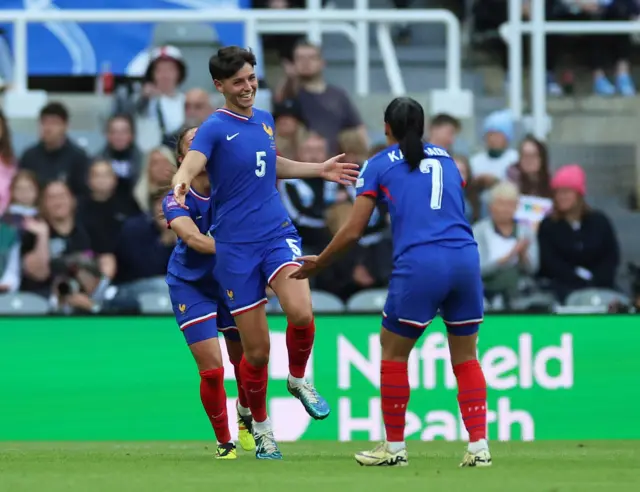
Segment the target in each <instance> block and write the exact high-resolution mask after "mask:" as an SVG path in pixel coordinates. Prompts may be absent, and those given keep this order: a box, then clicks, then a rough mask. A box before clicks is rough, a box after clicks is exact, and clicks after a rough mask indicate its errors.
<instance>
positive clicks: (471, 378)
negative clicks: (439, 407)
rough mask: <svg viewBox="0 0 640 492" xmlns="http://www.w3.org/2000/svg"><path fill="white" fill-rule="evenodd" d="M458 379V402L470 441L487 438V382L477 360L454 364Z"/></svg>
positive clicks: (454, 371)
mask: <svg viewBox="0 0 640 492" xmlns="http://www.w3.org/2000/svg"><path fill="white" fill-rule="evenodd" d="M453 373H454V374H455V375H456V379H457V380H458V403H459V404H460V413H461V414H462V421H463V422H464V426H465V427H466V428H467V432H468V433H469V442H476V441H479V440H480V439H486V438H487V382H486V381H485V379H484V373H483V372H482V367H480V363H479V362H478V361H477V360H469V361H467V362H463V363H462V364H458V365H456V366H453Z"/></svg>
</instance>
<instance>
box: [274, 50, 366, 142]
mask: <svg viewBox="0 0 640 492" xmlns="http://www.w3.org/2000/svg"><path fill="white" fill-rule="evenodd" d="M324 65H325V63H324V59H323V58H322V53H321V51H320V48H319V47H317V46H315V45H314V44H311V43H309V42H307V41H302V42H300V43H298V44H297V45H296V47H295V49H294V51H293V66H292V67H290V71H289V73H288V76H287V78H286V79H285V81H284V83H283V85H282V86H281V87H280V88H279V90H278V91H277V93H276V100H280V101H281V100H284V99H297V100H298V102H299V104H300V107H301V110H302V116H303V118H304V120H305V122H306V123H307V126H308V128H309V130H311V131H313V132H315V133H317V134H319V135H321V136H322V137H324V138H326V139H327V142H328V143H329V152H330V153H331V154H335V153H336V152H337V151H338V135H339V134H340V133H341V132H343V131H344V130H348V129H352V128H356V129H357V130H358V132H359V133H360V136H361V138H362V140H363V142H364V144H365V145H366V146H368V135H367V130H366V127H365V126H364V124H363V122H362V118H360V114H359V113H358V111H357V109H356V108H355V106H354V105H353V103H352V102H351V100H350V99H349V96H348V95H347V93H346V92H345V91H344V90H342V89H341V88H339V87H336V86H334V85H332V84H329V83H327V82H326V80H325V79H324V74H323V71H324Z"/></svg>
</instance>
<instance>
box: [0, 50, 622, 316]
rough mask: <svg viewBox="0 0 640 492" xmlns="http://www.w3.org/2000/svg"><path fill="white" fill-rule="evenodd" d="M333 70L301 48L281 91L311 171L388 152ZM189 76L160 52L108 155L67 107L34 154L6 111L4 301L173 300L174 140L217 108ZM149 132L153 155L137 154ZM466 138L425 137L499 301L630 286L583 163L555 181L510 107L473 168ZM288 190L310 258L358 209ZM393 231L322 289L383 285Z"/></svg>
mask: <svg viewBox="0 0 640 492" xmlns="http://www.w3.org/2000/svg"><path fill="white" fill-rule="evenodd" d="M323 67H324V63H323V59H322V54H321V51H320V50H319V49H318V48H317V47H315V46H313V45H311V44H309V43H307V42H301V43H298V44H296V45H295V48H294V50H293V52H292V60H291V63H290V64H288V65H287V70H286V77H285V79H284V80H283V81H282V82H281V84H279V85H278V87H277V88H276V89H275V90H274V92H273V94H274V97H273V99H274V104H273V116H274V119H275V124H276V135H277V148H278V151H279V153H280V154H281V155H283V156H285V157H289V158H295V159H299V160H301V161H312V162H313V161H315V162H322V161H324V160H326V159H327V158H328V157H329V156H331V155H333V154H335V153H345V154H346V157H345V159H347V160H349V161H352V162H357V163H363V162H364V161H365V160H366V159H367V158H368V157H369V156H371V155H373V154H375V153H377V152H379V151H380V150H381V149H383V148H384V142H382V141H373V142H370V141H369V140H370V137H369V135H368V132H367V129H366V127H365V125H364V123H363V121H362V119H361V117H360V115H359V113H358V111H357V109H356V108H355V106H354V104H353V103H352V102H351V100H350V97H349V95H348V94H347V93H346V92H345V91H344V90H342V89H341V88H339V87H336V86H333V85H331V84H329V83H327V82H326V81H325V80H324V78H323ZM186 71H187V67H186V64H185V62H184V60H183V59H182V57H181V54H180V52H179V50H177V49H175V48H172V47H167V48H161V49H157V50H156V51H155V52H154V53H153V55H152V58H151V61H150V64H149V68H148V71H147V76H146V83H145V85H144V86H143V88H142V91H141V93H140V94H139V95H137V96H135V97H130V98H128V99H126V100H122V99H118V100H116V102H115V107H116V110H115V111H114V114H113V115H112V116H111V117H110V118H109V120H108V122H107V124H106V128H105V134H106V135H105V136H106V145H105V147H104V148H103V149H102V150H101V151H100V152H98V153H97V154H96V155H93V156H89V155H87V153H86V152H85V151H84V150H83V149H82V148H81V147H79V146H78V145H77V144H76V143H74V142H73V141H72V140H71V139H70V138H69V137H68V125H69V119H70V117H72V115H69V113H68V111H67V109H66V108H65V106H64V105H62V104H60V103H57V102H50V103H49V104H47V105H46V106H45V107H44V108H43V109H42V111H41V113H40V118H39V129H40V131H39V138H38V141H37V142H35V143H34V144H33V146H31V147H30V148H28V149H27V150H26V151H25V152H24V153H23V154H22V155H20V156H17V155H14V152H13V150H12V140H11V129H10V127H9V125H8V122H7V120H6V119H5V118H4V117H3V116H2V115H0V214H1V221H0V291H2V292H12V291H16V290H18V289H19V290H21V291H27V292H32V293H35V294H38V295H41V296H43V297H45V298H48V299H50V300H51V303H52V305H53V306H54V307H55V308H56V309H59V310H61V311H62V312H73V311H89V312H91V311H98V310H101V309H102V310H106V309H113V310H123V309H135V303H136V299H137V296H138V294H140V293H143V292H144V293H147V292H154V291H159V292H164V291H165V286H164V275H165V271H166V265H167V261H168V258H169V255H170V254H171V251H172V248H173V246H174V244H175V242H176V237H175V235H174V233H173V232H172V231H171V230H169V229H168V228H167V227H166V222H165V220H164V218H163V216H162V213H161V199H162V197H163V195H164V194H165V193H166V191H167V190H168V187H169V185H170V182H171V177H172V175H173V173H174V170H175V168H176V158H175V156H174V150H173V143H174V141H175V135H176V134H177V132H179V131H180V130H181V129H182V128H183V127H185V126H198V125H199V124H201V123H202V122H203V121H204V120H205V119H206V118H207V117H208V116H209V115H210V114H211V113H212V112H213V111H214V105H213V104H212V98H211V95H210V94H209V92H207V90H205V89H192V90H189V91H188V92H186V93H184V92H183V91H182V90H181V88H180V87H181V83H182V82H183V81H184V79H185V74H186ZM141 122H144V124H145V125H146V127H147V130H146V134H145V144H151V147H150V148H149V149H143V148H141V147H140V146H139V145H138V142H140V139H139V138H136V131H139V129H140V127H141ZM150 127H153V131H152V132H149V131H148V129H149V128H150ZM460 129H461V123H460V122H459V121H458V120H457V119H456V118H454V117H452V116H450V115H447V114H438V115H435V116H433V117H432V118H431V120H430V122H429V124H428V134H427V135H425V137H426V138H427V139H428V140H429V141H431V142H432V143H434V144H436V145H439V146H441V147H443V148H445V149H447V150H449V151H450V152H451V154H452V155H453V157H454V159H455V162H456V163H457V164H458V167H459V169H460V173H461V176H462V178H463V179H464V181H465V182H466V183H467V186H466V197H465V200H466V210H467V214H468V219H469V221H470V223H472V224H473V229H474V233H475V237H476V239H477V241H478V244H479V250H480V256H481V262H482V272H483V277H484V282H485V289H486V298H487V299H488V301H489V303H490V304H491V305H493V307H494V308H495V309H501V308H509V307H510V306H511V302H512V300H513V299H515V298H517V297H518V296H521V295H525V294H531V293H533V292H538V291H545V292H550V293H551V294H552V295H553V296H554V298H555V299H556V300H557V301H559V302H562V301H563V300H564V299H565V298H566V297H567V295H568V294H570V293H571V292H572V291H575V290H577V289H580V288H585V287H590V286H594V287H602V288H611V289H615V287H616V285H615V277H616V271H617V268H618V266H619V248H618V244H617V240H616V234H615V231H614V230H613V228H612V226H611V223H610V221H609V220H608V219H607V217H606V216H605V215H603V214H602V213H600V212H599V211H597V210H593V209H592V208H590V207H589V206H588V205H587V202H588V200H587V199H586V198H587V197H585V195H586V177H585V173H584V171H583V170H582V168H581V167H580V166H579V165H577V164H571V165H567V166H563V167H560V168H559V169H558V171H556V173H555V174H553V175H551V173H550V163H549V161H550V156H549V155H548V152H547V148H546V146H545V144H544V143H543V142H540V141H538V140H536V139H535V138H533V137H531V136H527V137H525V138H524V139H523V140H521V141H519V142H518V141H515V136H514V135H515V133H514V122H513V120H512V119H511V117H510V115H509V114H508V113H506V112H496V113H493V114H491V115H490V116H489V117H488V118H487V119H486V121H485V122H484V128H483V142H484V148H483V149H481V150H479V151H478V152H477V153H475V154H472V155H471V156H469V157H468V158H467V156H464V155H458V154H455V149H456V136H457V135H458V133H459V132H460ZM149 135H152V136H153V135H155V137H153V138H152V137H149ZM154 139H155V142H154ZM278 189H279V191H280V193H281V196H282V200H283V201H284V203H285V205H286V208H287V210H288V211H289V214H290V216H291V219H292V220H293V222H294V224H295V225H296V226H297V228H298V230H299V231H300V235H301V237H302V240H303V247H304V252H305V253H307V254H314V253H317V252H319V251H320V250H321V249H323V248H324V246H325V245H326V244H327V243H328V241H329V240H330V238H331V237H332V235H333V234H334V233H335V232H336V231H337V230H338V228H340V226H341V225H342V224H343V223H344V222H345V219H346V217H347V216H348V214H349V210H350V207H351V203H352V202H353V199H354V190H353V189H345V188H342V187H340V186H338V185H336V184H335V183H327V182H323V181H322V180H319V179H306V180H300V179H295V180H285V181H280V182H279V183H278ZM389 227H390V224H389V219H388V213H387V210H386V209H385V206H384V205H380V206H378V208H377V211H376V213H375V214H374V216H373V217H372V219H371V221H370V223H369V226H368V229H367V232H366V234H365V235H364V237H363V238H362V239H361V240H360V242H359V244H358V246H357V248H355V249H354V250H352V252H351V253H350V254H348V255H347V256H345V257H344V258H343V259H342V260H341V262H340V263H339V264H337V265H335V266H333V267H332V268H330V269H328V270H326V271H325V272H324V273H323V274H322V275H320V276H319V277H317V278H316V279H315V284H314V287H315V288H316V289H319V290H324V291H328V292H331V293H333V294H335V295H336V296H338V297H340V298H342V299H343V300H346V299H348V298H349V297H350V296H352V295H353V294H355V293H356V292H358V291H360V290H363V289H369V288H375V287H384V286H385V285H386V284H387V282H388V279H389V275H390V268H391V261H390V259H391V243H390V234H389ZM116 287H117V288H116Z"/></svg>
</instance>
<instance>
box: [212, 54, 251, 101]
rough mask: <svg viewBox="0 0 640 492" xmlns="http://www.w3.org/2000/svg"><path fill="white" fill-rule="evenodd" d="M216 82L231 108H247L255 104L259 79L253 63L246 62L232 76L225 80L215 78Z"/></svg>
mask: <svg viewBox="0 0 640 492" xmlns="http://www.w3.org/2000/svg"><path fill="white" fill-rule="evenodd" d="M214 84H215V86H216V90H217V91H218V92H219V93H220V94H222V95H223V96H224V98H225V101H226V103H227V105H228V106H229V107H230V108H234V107H235V108H238V109H240V110H247V109H251V107H252V106H253V103H254V102H255V98H256V92H257V90H258V79H257V77H256V73H255V70H254V68H253V67H252V66H251V64H249V63H245V64H244V66H243V67H242V68H241V69H240V70H238V71H237V72H236V73H235V74H233V75H232V76H231V77H229V78H228V79H224V80H214Z"/></svg>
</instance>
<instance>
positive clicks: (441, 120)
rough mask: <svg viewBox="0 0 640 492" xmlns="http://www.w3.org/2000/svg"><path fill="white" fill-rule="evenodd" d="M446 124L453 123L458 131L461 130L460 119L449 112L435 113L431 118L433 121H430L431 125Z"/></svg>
mask: <svg viewBox="0 0 640 492" xmlns="http://www.w3.org/2000/svg"><path fill="white" fill-rule="evenodd" d="M445 125H451V126H452V127H454V128H455V129H456V130H457V131H460V128H462V125H461V124H460V120H459V119H458V118H455V117H454V116H451V115H450V114H447V113H439V114H437V115H435V116H434V117H433V118H431V121H429V126H430V127H437V126H445Z"/></svg>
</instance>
